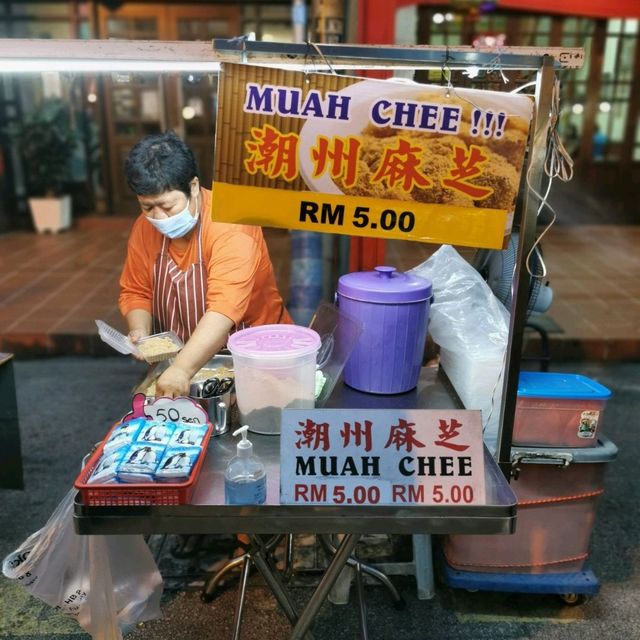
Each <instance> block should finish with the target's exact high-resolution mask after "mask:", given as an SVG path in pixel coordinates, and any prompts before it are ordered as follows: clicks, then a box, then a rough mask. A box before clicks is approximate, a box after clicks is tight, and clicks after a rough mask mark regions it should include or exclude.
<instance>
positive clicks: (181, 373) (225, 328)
mask: <svg viewBox="0 0 640 640" xmlns="http://www.w3.org/2000/svg"><path fill="white" fill-rule="evenodd" d="M232 327H233V321H232V320H230V319H229V318H227V316H225V315H223V314H222V313H218V312H217V311H207V312H206V313H205V314H204V315H203V316H202V318H201V319H200V322H198V324H197V326H196V329H195V331H194V332H193V333H192V334H191V338H189V340H188V341H187V344H185V345H184V347H183V349H182V351H180V353H179V354H178V355H177V356H176V357H175V359H174V361H173V363H172V364H171V366H170V367H169V368H168V369H167V370H166V371H165V372H164V373H163V374H162V375H161V376H160V377H159V378H158V380H157V382H156V395H158V396H167V397H169V398H176V397H177V396H188V395H189V385H190V383H191V378H193V376H194V375H195V374H196V373H197V372H198V371H199V370H200V369H201V368H202V366H203V365H204V364H205V363H206V362H208V361H209V360H210V359H211V358H212V357H213V356H214V355H215V354H216V353H217V352H218V351H219V350H220V348H221V347H222V345H224V343H225V342H226V341H227V337H228V336H229V331H231V328H232Z"/></svg>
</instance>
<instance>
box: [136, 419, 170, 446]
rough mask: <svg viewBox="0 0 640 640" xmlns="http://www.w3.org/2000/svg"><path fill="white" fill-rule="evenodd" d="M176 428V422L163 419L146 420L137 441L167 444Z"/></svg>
mask: <svg viewBox="0 0 640 640" xmlns="http://www.w3.org/2000/svg"><path fill="white" fill-rule="evenodd" d="M175 428H176V425H175V423H174V422H163V421H161V420H146V421H145V423H144V424H143V425H142V427H141V428H140V430H139V431H138V434H137V436H136V439H135V441H136V442H151V443H154V444H161V445H163V446H164V445H167V444H169V440H171V436H172V435H173V432H174V430H175Z"/></svg>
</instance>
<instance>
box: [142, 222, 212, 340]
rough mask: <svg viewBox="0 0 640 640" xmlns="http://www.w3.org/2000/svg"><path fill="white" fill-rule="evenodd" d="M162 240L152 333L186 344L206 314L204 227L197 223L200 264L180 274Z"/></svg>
mask: <svg viewBox="0 0 640 640" xmlns="http://www.w3.org/2000/svg"><path fill="white" fill-rule="evenodd" d="M167 244H168V240H167V237H166V236H164V237H163V238H162V248H161V249H160V253H159V254H158V257H157V258H156V262H155V264H154V267H153V332H154V333H159V332H162V331H173V332H174V333H175V334H176V335H177V336H178V337H179V338H180V339H181V340H182V341H183V342H185V343H186V342H187V340H189V338H190V337H191V334H192V333H193V332H194V330H195V328H196V325H197V324H198V322H199V321H200V318H202V316H203V315H204V314H205V311H206V299H207V270H206V268H205V265H204V263H203V261H202V225H201V224H200V221H198V262H196V263H194V264H192V265H191V266H190V267H189V268H188V269H187V270H186V271H181V270H180V269H179V268H178V265H176V263H175V262H174V261H173V260H172V258H171V256H170V255H169V250H168V248H167Z"/></svg>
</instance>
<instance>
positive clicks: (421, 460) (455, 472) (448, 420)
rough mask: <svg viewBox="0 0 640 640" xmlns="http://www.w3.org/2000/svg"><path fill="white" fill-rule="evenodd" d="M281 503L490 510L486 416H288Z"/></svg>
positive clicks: (376, 412)
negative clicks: (484, 434)
mask: <svg viewBox="0 0 640 640" xmlns="http://www.w3.org/2000/svg"><path fill="white" fill-rule="evenodd" d="M280 502H281V503H282V504H326V505H347V506H349V505H375V504H380V505H411V504H414V505H418V504H422V505H439V504H442V505H453V504H460V505H464V504H484V502H485V484H484V453H483V444H482V424H481V420H480V412H479V411H447V410H442V409H437V410H425V409H413V410H394V409H357V410H355V409H353V410H343V409H285V410H284V411H283V412H282V431H281V436H280Z"/></svg>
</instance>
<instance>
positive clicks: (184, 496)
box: [74, 422, 213, 507]
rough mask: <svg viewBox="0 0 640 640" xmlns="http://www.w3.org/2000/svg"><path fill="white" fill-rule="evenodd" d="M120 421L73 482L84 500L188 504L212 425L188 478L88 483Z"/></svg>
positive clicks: (107, 504)
mask: <svg viewBox="0 0 640 640" xmlns="http://www.w3.org/2000/svg"><path fill="white" fill-rule="evenodd" d="M118 424H120V423H116V424H114V425H113V426H112V427H111V429H110V430H109V433H107V435H106V437H105V439H104V440H103V441H102V442H101V443H100V444H99V445H98V447H97V449H96V450H95V451H94V452H93V453H92V454H91V457H90V458H89V460H88V461H87V463H86V464H85V466H84V467H83V468H82V471H80V474H79V475H78V477H77V478H76V481H75V483H74V486H75V488H76V489H78V491H79V492H80V496H81V497H82V501H83V502H84V504H85V505H87V506H91V507H134V506H148V505H174V504H187V503H188V502H189V500H190V499H191V496H192V495H193V491H194V489H195V486H196V481H197V480H198V476H199V475H200V469H201V468H202V464H203V462H204V458H205V456H206V454H207V447H208V445H209V438H210V437H211V432H212V431H213V425H212V424H211V423H210V422H208V423H207V427H208V428H207V432H206V434H205V436H204V440H203V441H202V453H201V454H200V455H199V456H198V460H197V461H196V463H195V465H194V467H193V469H192V470H191V475H190V476H189V479H188V480H187V481H186V482H176V483H173V482H162V483H159V482H154V483H146V484H88V482H87V481H88V480H89V478H90V477H91V474H92V473H93V470H94V469H95V468H96V466H97V464H98V462H99V461H100V458H101V456H102V448H103V446H104V443H105V442H106V441H107V440H108V439H109V436H110V435H111V432H112V431H113V430H114V429H115V428H116V427H117V426H118Z"/></svg>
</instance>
